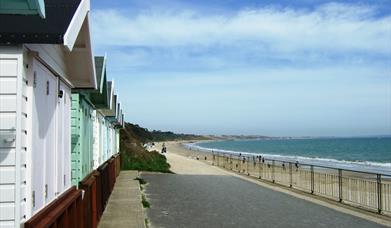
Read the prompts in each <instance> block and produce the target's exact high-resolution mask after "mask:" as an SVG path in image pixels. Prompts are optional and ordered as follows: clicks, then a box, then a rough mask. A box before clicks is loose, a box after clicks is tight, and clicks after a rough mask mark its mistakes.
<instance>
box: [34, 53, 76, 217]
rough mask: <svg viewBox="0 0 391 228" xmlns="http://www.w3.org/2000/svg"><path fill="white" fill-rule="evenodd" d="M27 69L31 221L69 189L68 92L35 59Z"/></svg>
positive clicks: (69, 108) (69, 111) (69, 96)
mask: <svg viewBox="0 0 391 228" xmlns="http://www.w3.org/2000/svg"><path fill="white" fill-rule="evenodd" d="M29 65H30V67H31V70H30V71H29V73H28V74H27V78H28V81H29V84H30V85H31V86H30V87H29V88H30V93H31V99H30V100H31V106H30V110H31V115H30V116H31V146H32V151H31V154H30V157H29V161H30V164H29V166H28V167H29V173H30V175H31V189H30V191H31V192H30V197H29V200H28V203H29V208H30V211H29V213H28V217H31V216H32V215H34V214H35V213H37V212H38V211H39V210H41V209H42V208H44V207H45V206H46V205H48V204H49V203H50V202H52V201H53V200H54V199H56V198H57V197H58V196H60V195H61V193H63V192H65V191H66V190H67V189H68V188H69V187H70V186H71V152H70V150H71V135H70V121H71V89H70V88H69V86H67V85H66V84H65V83H63V82H62V81H61V80H60V79H59V77H57V76H55V75H54V74H53V73H52V72H51V71H50V70H49V69H48V68H47V67H46V66H44V65H43V64H42V63H41V62H40V61H38V60H37V59H35V58H31V61H30V62H29ZM59 93H62V96H59Z"/></svg>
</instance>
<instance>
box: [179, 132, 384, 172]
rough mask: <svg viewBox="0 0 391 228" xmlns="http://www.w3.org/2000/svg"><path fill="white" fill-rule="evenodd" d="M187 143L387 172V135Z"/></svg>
mask: <svg viewBox="0 0 391 228" xmlns="http://www.w3.org/2000/svg"><path fill="white" fill-rule="evenodd" d="M187 146H188V147H191V148H193V149H197V150H203V151H208V152H212V151H213V152H223V153H233V154H238V153H241V154H243V155H244V154H246V155H247V154H249V155H261V156H263V157H265V158H266V159H275V160H282V161H287V162H299V163H304V164H312V165H320V166H326V167H332V168H342V169H347V170H357V171H363V172H371V173H372V172H373V173H380V174H385V175H391V137H367V138H296V139H259V140H227V141H206V142H196V143H192V144H187Z"/></svg>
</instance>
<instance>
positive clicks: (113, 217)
mask: <svg viewBox="0 0 391 228" xmlns="http://www.w3.org/2000/svg"><path fill="white" fill-rule="evenodd" d="M137 176H138V172H137V171H121V173H120V175H119V176H118V178H117V182H116V183H115V186H114V189H113V192H112V193H111V196H110V198H109V202H108V204H107V206H106V209H105V211H104V213H103V216H102V219H101V220H100V222H99V227H100V228H112V227H115V228H125V227H126V228H144V227H145V224H144V211H143V207H142V205H141V191H140V185H139V182H138V181H137V180H134V179H135V178H136V177H137Z"/></svg>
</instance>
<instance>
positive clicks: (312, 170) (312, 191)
mask: <svg viewBox="0 0 391 228" xmlns="http://www.w3.org/2000/svg"><path fill="white" fill-rule="evenodd" d="M314 184H315V183H314V166H313V165H311V194H314Z"/></svg>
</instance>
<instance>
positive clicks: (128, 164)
mask: <svg viewBox="0 0 391 228" xmlns="http://www.w3.org/2000/svg"><path fill="white" fill-rule="evenodd" d="M120 137H121V141H120V151H121V168H122V169H123V170H140V171H151V172H163V173H170V172H171V171H170V164H168V163H167V159H166V157H165V156H163V155H162V154H160V153H159V152H157V151H153V152H149V151H147V150H145V149H144V147H143V145H144V144H145V143H147V142H155V141H162V140H163V141H164V140H185V139H188V140H190V139H205V137H203V136H197V135H187V134H175V133H172V132H161V131H149V130H148V129H146V128H142V127H140V126H138V125H134V124H130V123H126V124H125V128H124V129H121V132H120Z"/></svg>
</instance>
